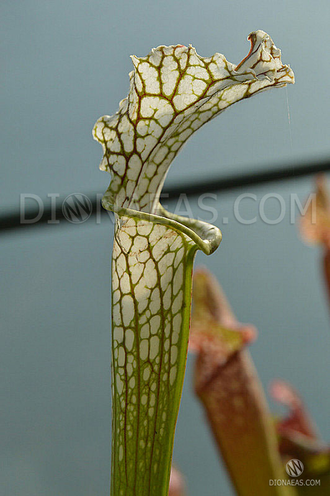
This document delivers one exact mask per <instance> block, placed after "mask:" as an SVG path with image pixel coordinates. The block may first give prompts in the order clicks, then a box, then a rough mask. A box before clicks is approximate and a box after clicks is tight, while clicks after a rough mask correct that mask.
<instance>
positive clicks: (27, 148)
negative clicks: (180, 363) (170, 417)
mask: <svg viewBox="0 0 330 496" xmlns="http://www.w3.org/2000/svg"><path fill="white" fill-rule="evenodd" d="M329 20H330V4H329V2H327V1H325V0H322V1H315V2H313V3H311V2H310V1H307V0H300V1H293V0H291V1H290V0H288V1H285V0H279V1H277V2H270V1H264V2H263V3H259V2H256V1H255V0H251V1H250V2H248V3H247V2H245V1H243V0H237V1H236V2H229V1H227V2H226V1H223V2H219V1H215V0H204V1H203V2H197V1H190V2H188V1H187V0H184V1H181V2H177V1H174V0H169V1H167V2H150V1H147V0H140V2H129V1H127V0H123V1H121V2H113V1H105V0H96V1H94V2H88V1H82V0H81V1H78V0H66V1H63V0H57V1H56V2H54V1H49V0H43V1H41V0H39V1H38V0H30V1H25V2H23V1H19V0H17V1H15V0H12V1H8V0H2V2H1V6H0V23H1V34H0V36H1V38H2V40H1V41H2V42H1V53H0V57H1V60H0V67H1V71H0V72H1V73H0V79H1V81H0V85H1V90H0V98H1V121H0V125H1V132H0V140H1V168H0V184H1V213H2V214H3V215H5V214H7V213H8V212H12V211H14V212H15V211H18V210H19V206H20V195H21V194H22V193H25V194H29V195H31V194H34V195H37V197H38V198H40V202H41V203H42V205H44V206H45V207H47V206H49V204H50V197H49V196H48V195H53V198H55V200H56V201H60V198H63V197H65V196H66V195H68V194H70V193H86V192H87V193H93V194H96V193H100V192H103V191H104V190H105V189H106V187H107V186H108V183H109V175H108V174H106V173H104V172H103V173H102V172H100V171H99V170H98V164H99V162H100V160H101V155H102V152H101V147H100V145H99V144H97V143H96V142H93V140H92V138H91V129H92V127H93V125H94V122H95V121H96V119H97V118H98V117H100V116H101V115H103V114H112V113H114V112H115V111H116V110H117V108H118V102H119V100H121V99H122V98H124V97H125V96H126V94H127V90H128V72H129V71H130V70H131V69H132V64H131V61H130V59H129V55H130V54H136V55H138V56H145V55H146V54H147V53H148V52H149V51H150V49H151V48H152V47H154V46H158V45H160V44H177V43H180V44H186V45H187V44H189V43H191V44H192V45H193V46H195V47H196V49H197V52H198V53H199V54H200V55H202V56H210V55H212V54H213V53H214V52H221V53H224V54H225V55H226V57H227V59H228V60H230V61H231V62H233V63H238V62H239V61H240V60H241V59H242V58H243V57H244V56H245V55H246V54H247V52H248V50H249V44H248V42H247V41H246V37H247V35H248V34H249V33H250V32H251V31H253V30H255V29H263V30H264V31H266V32H268V33H269V34H270V35H271V36H272V38H273V39H274V42H275V44H276V45H277V46H278V47H280V48H281V49H282V59H283V61H284V63H290V65H291V66H292V68H293V70H294V72H295V75H296V85H295V86H293V87H288V88H287V89H281V90H274V91H270V92H266V93H263V94H261V95H259V96H258V97H256V98H252V99H250V100H247V101H245V102H241V103H239V104H238V105H236V106H234V107H232V108H231V109H229V110H228V111H227V112H226V113H225V114H223V115H222V116H220V117H219V118H218V119H215V120H214V121H213V122H212V123H209V124H208V125H207V126H205V127H204V128H203V129H201V130H200V131H199V132H198V133H197V134H196V135H195V136H194V137H193V138H192V139H191V140H190V142H189V144H188V145H187V147H186V148H185V149H184V150H183V151H182V152H181V153H180V154H179V156H178V158H177V159H176V161H175V163H174V164H173V165H172V169H171V171H170V173H169V175H168V179H167V181H166V186H168V187H171V186H178V185H182V186H184V185H185V184H187V183H191V182H194V181H195V182H196V181H197V182H198V181H199V180H200V179H202V180H204V179H207V178H209V179H212V178H215V177H217V178H220V177H224V178H225V177H229V176H232V175H234V174H240V173H248V172H249V173H253V172H260V171H262V170H269V169H270V168H273V167H274V168H275V167H276V168H280V167H283V168H285V167H287V166H288V165H289V164H291V170H292V171H293V172H294V168H295V167H298V166H301V165H304V164H306V166H307V165H308V164H309V163H310V162H314V161H315V160H321V159H325V158H328V157H329V154H330V145H329V142H328V135H329V122H328V121H329V113H330V100H329V94H328V91H329V90H328V81H329V79H330V65H329V54H328V50H327V48H326V47H328V46H329V44H330V43H329V42H330V39H329V38H330V36H329V28H328V26H329ZM312 189H314V182H313V178H309V177H307V178H300V179H296V180H293V181H283V182H276V183H269V184H266V185H263V186H254V187H253V186H251V187H248V188H245V189H244V190H243V189H242V190H235V191H232V192H231V191H228V192H226V193H222V194H218V195H216V198H208V199H207V200H205V201H204V204H206V205H208V206H211V207H213V208H215V209H216V212H217V215H216V220H214V219H211V213H210V211H206V210H205V209H201V208H200V204H199V203H198V201H197V199H196V198H194V199H191V201H190V202H189V206H190V208H191V211H192V213H193V215H194V216H197V217H200V218H203V219H204V220H206V221H210V220H212V221H214V222H215V223H216V225H218V226H219V227H220V228H221V229H222V232H223V242H222V244H221V246H220V248H219V249H218V251H217V252H216V253H215V254H213V255H212V256H210V257H206V256H205V255H202V254H199V255H198V256H197V260H196V262H197V264H204V265H206V266H207V267H208V268H209V269H211V270H212V271H213V272H214V273H215V275H216V276H217V277H218V278H219V280H220V282H221V283H222V285H223V287H224V289H225V291H226V293H227V296H228V297H229V300H230V302H231V304H232V306H233V308H234V310H235V312H236V315H237V316H238V318H239V319H240V321H242V322H249V323H253V324H255V325H256V326H257V328H258V330H259V338H258V340H257V342H256V343H255V344H253V345H252V347H251V353H252V355H253V358H254V360H255V363H256V365H257V368H258V371H259V374H260V377H261V380H262V382H263V384H264V386H265V387H267V386H268V384H269V381H270V380H271V379H273V378H275V377H281V378H283V379H286V380H289V381H291V382H292V383H293V384H294V386H295V387H297V388H298V389H299V390H300V392H301V394H302V395H303V397H304V398H305V401H306V404H307V405H308V407H309V409H310V411H311V414H312V416H313V417H314V419H315V421H316V422H317V424H318V426H319V428H320V432H321V435H322V437H323V438H324V439H325V440H326V441H328V442H330V424H329V411H330V397H329V395H328V389H329V388H328V374H329V369H330V366H329V354H330V322H329V311H328V307H327V301H326V297H325V293H324V290H323V289H324V288H323V280H322V274H321V270H320V259H321V253H320V252H319V250H318V249H317V248H311V247H307V246H305V245H304V244H303V243H302V242H301V240H300V238H299V234H298V232H297V227H296V225H294V223H292V222H291V220H292V219H290V198H292V194H297V195H298V198H299V199H300V201H301V202H303V200H304V199H305V198H306V196H307V195H308V194H309V192H310V191H311V190H312ZM243 193H250V194H254V195H256V198H255V200H253V199H248V198H245V199H243V200H242V201H241V203H240V213H241V215H242V217H244V219H252V218H253V217H254V216H257V220H256V222H255V223H253V224H251V225H247V224H244V223H242V222H238V220H237V218H236V219H235V215H234V205H235V201H237V197H238V196H239V195H240V194H243ZM268 193H272V194H273V195H280V198H282V199H283V204H284V210H283V204H282V207H281V208H282V211H284V212H285V215H284V217H283V219H282V221H281V222H276V220H277V219H278V218H279V215H280V213H281V212H280V203H279V201H278V200H276V198H275V197H273V198H270V199H269V200H267V202H266V203H265V211H264V213H265V215H264V217H266V218H267V219H268V220H269V221H270V222H268V221H266V222H265V220H262V219H261V218H260V215H258V206H260V202H261V201H262V199H263V198H264V195H265V194H268ZM54 195H60V197H59V198H56V196H54ZM165 203H167V206H168V208H169V209H171V210H175V209H178V208H180V210H181V213H185V210H184V208H185V205H182V204H181V207H180V206H179V207H178V205H177V203H174V202H170V201H167V202H165ZM35 206H36V201H35V200H32V199H31V198H30V199H28V200H27V207H35ZM186 213H187V212H186ZM188 213H189V212H188ZM296 213H297V217H299V216H298V211H297V209H296ZM236 217H237V216H236ZM271 221H275V223H274V224H271ZM112 231H113V225H112V222H111V220H110V219H109V218H108V217H107V216H104V217H102V218H101V220H100V221H99V222H97V219H96V218H95V217H93V218H91V219H90V220H88V221H87V222H85V223H80V224H70V223H68V222H64V221H61V222H59V223H53V224H49V225H42V226H37V227H33V226H31V227H26V228H24V229H17V230H15V231H8V232H7V233H4V234H2V235H1V240H0V248H1V268H0V270H1V283H2V285H1V286H2V287H1V289H2V293H1V300H0V326H1V347H0V349H1V360H0V364H1V365H0V367H1V377H2V380H1V388H2V391H1V408H0V425H1V443H0V451H1V453H0V457H1V461H0V463H1V468H0V474H1V475H0V496H12V495H15V496H16V495H17V496H35V495H45V496H46V495H47V496H91V495H93V496H94V495H96V494H97V495H98V496H101V495H107V494H108V491H109V489H108V488H109V464H110V453H109V445H110V413H111V405H110V394H109V389H110V377H109V360H110V329H109V314H110V309H109V298H110V257H111V246H112ZM192 370H193V357H189V359H188V367H187V375H186V382H185V387H184V393H183V400H182V406H181V410H180V415H179V421H178V427H177V434H176V442H175V452H174V460H175V462H176V464H177V465H178V466H179V467H180V469H181V470H182V472H183V473H184V474H185V476H186V478H187V483H188V488H189V495H190V496H200V495H203V496H215V495H219V496H232V495H233V491H232V489H231V486H230V483H229V482H228V479H227V476H226V474H225V472H224V470H223V468H222V467H221V465H220V463H219V459H218V455H217V452H216V450H215V448H214V445H213V442H212V439H211V436H210V434H209V431H208V428H207V426H206V424H205V422H204V415H203V411H202V410H201V408H200V405H199V404H198V402H197V400H196V399H195V397H194V395H193V389H192ZM270 404H271V407H272V409H273V411H274V412H277V413H279V412H280V410H279V409H278V407H277V406H276V405H274V404H273V403H272V402H270Z"/></svg>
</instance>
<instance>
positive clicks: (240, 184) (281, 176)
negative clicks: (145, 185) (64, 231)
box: [0, 160, 330, 231]
mask: <svg viewBox="0 0 330 496" xmlns="http://www.w3.org/2000/svg"><path fill="white" fill-rule="evenodd" d="M326 171H330V160H323V161H319V162H314V163H311V162H309V164H308V165H300V166H296V165H292V166H289V167H286V168H280V169H271V170H267V171H262V172H257V173H253V174H241V175H236V176H232V177H228V178H214V179H209V180H207V181H199V182H198V183H197V182H196V183H194V184H182V185H179V186H177V187H175V186H174V187H173V186H172V187H167V188H166V187H165V188H164V190H163V194H162V196H163V197H164V198H166V199H167V200H175V199H177V198H179V196H180V195H182V194H186V195H187V196H196V195H200V194H203V193H208V192H221V191H227V190H234V189H241V188H244V187H247V186H258V185H260V184H264V183H269V182H274V181H287V180H291V179H296V178H298V177H306V176H310V175H314V174H317V173H319V172H326ZM85 196H87V197H88V198H90V197H93V196H95V195H94V194H91V195H87V194H86V195H85ZM90 201H91V216H94V215H96V212H103V213H106V212H105V211H102V209H101V207H100V202H99V201H97V200H96V199H95V200H90ZM37 214H38V211H37V210H35V209H30V210H29V211H28V213H27V214H26V217H27V218H31V219H32V218H34V217H36V216H37ZM52 215H53V217H55V218H56V219H57V220H58V221H61V220H64V219H66V217H65V215H64V214H63V211H62V206H58V207H56V209H54V210H53V211H52V210H51V208H50V207H47V208H45V209H44V212H43V214H42V216H41V217H40V219H39V220H38V222H35V223H31V224H22V223H21V219H20V213H19V212H12V213H9V214H7V215H3V216H1V217H0V231H9V230H13V229H17V228H22V227H32V226H39V225H41V224H46V223H49V221H51V219H52Z"/></svg>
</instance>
